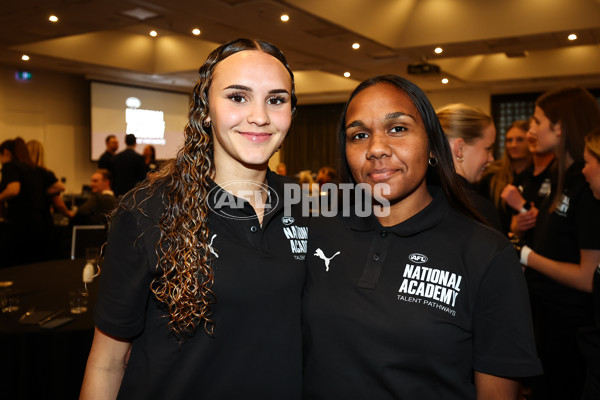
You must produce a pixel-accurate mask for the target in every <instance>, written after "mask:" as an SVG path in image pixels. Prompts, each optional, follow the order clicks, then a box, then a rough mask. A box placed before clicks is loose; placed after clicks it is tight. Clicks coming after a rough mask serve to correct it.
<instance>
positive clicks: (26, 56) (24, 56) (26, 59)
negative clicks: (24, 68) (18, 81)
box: [21, 54, 29, 61]
mask: <svg viewBox="0 0 600 400" xmlns="http://www.w3.org/2000/svg"><path fill="white" fill-rule="evenodd" d="M21 60H23V61H29V56H28V55H27V54H23V55H22V56H21Z"/></svg>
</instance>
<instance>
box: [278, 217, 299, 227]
mask: <svg viewBox="0 0 600 400" xmlns="http://www.w3.org/2000/svg"><path fill="white" fill-rule="evenodd" d="M295 221H296V220H295V219H294V218H293V217H281V222H282V223H283V224H284V225H285V226H290V225H291V224H293V223H294V222H295Z"/></svg>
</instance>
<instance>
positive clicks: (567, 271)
mask: <svg viewBox="0 0 600 400" xmlns="http://www.w3.org/2000/svg"><path fill="white" fill-rule="evenodd" d="M598 126H600V107H599V106H598V102H597V101H596V99H595V98H594V97H593V96H592V95H591V94H590V93H589V92H588V91H587V90H585V89H584V88H581V87H577V86H574V87H565V88H559V89H556V90H552V91H549V92H546V93H544V94H543V95H542V96H540V97H539V98H538V100H537V101H536V107H535V113H534V116H533V121H532V123H531V131H532V134H533V135H534V136H536V138H537V147H538V149H539V150H540V151H543V150H545V149H551V150H552V151H554V152H555V153H556V155H557V160H558V184H557V189H556V192H555V194H554V196H552V199H551V205H550V206H549V207H548V209H547V211H545V212H540V213H539V214H538V216H537V221H536V226H535V231H534V237H533V242H532V244H531V245H530V247H529V246H524V247H523V248H522V249H521V263H522V264H523V265H525V266H527V269H526V276H527V280H528V283H529V288H530V293H531V298H532V305H533V310H534V312H535V313H536V316H535V318H536V320H537V324H536V325H537V326H538V327H539V330H538V337H539V346H538V349H539V351H540V357H541V359H542V363H543V365H544V376H545V384H546V387H547V392H546V393H544V394H543V396H546V397H545V398H549V399H578V398H580V397H581V394H582V391H583V385H584V379H585V363H584V359H583V356H582V354H581V352H580V351H579V349H578V347H577V335H578V332H579V330H580V329H581V328H583V327H589V326H591V325H592V324H593V315H592V302H591V300H592V299H591V295H590V292H591V291H592V276H593V273H594V270H595V269H596V266H597V265H598V264H599V263H600V229H598V227H599V226H600V203H599V202H598V200H597V199H595V198H594V195H593V192H592V191H591V190H590V187H589V186H588V184H587V182H586V180H585V177H584V175H583V174H582V172H581V170H582V168H583V156H584V137H585V135H586V134H587V133H588V132H590V131H591V130H592V129H594V128H596V127H598ZM534 395H535V394H534Z"/></svg>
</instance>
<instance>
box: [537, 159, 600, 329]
mask: <svg viewBox="0 0 600 400" xmlns="http://www.w3.org/2000/svg"><path fill="white" fill-rule="evenodd" d="M582 168H583V164H582V163H574V164H573V165H571V166H570V167H569V168H568V169H567V171H566V172H565V188H564V191H563V195H562V197H561V198H560V200H559V202H558V204H557V205H556V207H555V209H554V210H553V211H552V212H549V211H547V210H546V211H544V212H542V211H540V213H539V214H538V218H537V221H536V228H535V232H534V240H533V244H532V245H531V247H532V249H533V250H534V251H535V252H536V253H539V254H540V255H542V256H544V257H547V258H550V259H551V260H556V261H561V262H567V263H574V264H579V262H580V250H581V249H588V250H600V228H599V227H600V201H599V200H597V199H595V198H594V195H593V193H592V191H591V190H590V188H589V185H588V184H587V182H586V181H585V177H584V176H583V174H582V173H581V169H582ZM526 276H527V279H528V282H529V286H530V290H531V293H532V295H534V296H536V297H537V298H538V299H539V300H541V301H542V302H543V303H545V304H547V305H549V306H551V307H553V308H555V309H560V310H562V312H563V313H564V315H569V316H570V317H574V318H578V319H579V320H580V322H579V324H583V325H587V324H588V323H591V321H592V319H591V315H592V312H591V295H590V294H589V293H584V292H582V291H579V290H576V289H572V288H570V287H567V286H564V285H561V284H560V283H558V282H556V281H555V280H553V279H550V278H548V277H547V276H545V275H543V274H541V273H539V272H537V271H535V270H533V269H531V268H527V270H526Z"/></svg>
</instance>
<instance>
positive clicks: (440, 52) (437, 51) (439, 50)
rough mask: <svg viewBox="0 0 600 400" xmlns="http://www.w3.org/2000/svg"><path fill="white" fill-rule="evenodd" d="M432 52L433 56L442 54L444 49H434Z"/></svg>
mask: <svg viewBox="0 0 600 400" xmlns="http://www.w3.org/2000/svg"><path fill="white" fill-rule="evenodd" d="M433 51H434V52H435V54H442V51H444V49H442V48H441V47H436V48H435V50H433Z"/></svg>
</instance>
